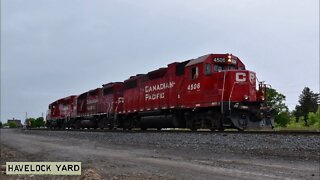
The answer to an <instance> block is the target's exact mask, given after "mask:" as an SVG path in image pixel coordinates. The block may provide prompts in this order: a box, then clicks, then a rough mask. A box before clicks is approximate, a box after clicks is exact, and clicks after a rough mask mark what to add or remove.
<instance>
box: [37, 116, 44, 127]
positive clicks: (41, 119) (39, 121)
mask: <svg viewBox="0 0 320 180" xmlns="http://www.w3.org/2000/svg"><path fill="white" fill-rule="evenodd" d="M35 126H36V127H41V126H44V119H43V117H38V118H37V119H36V120H35Z"/></svg>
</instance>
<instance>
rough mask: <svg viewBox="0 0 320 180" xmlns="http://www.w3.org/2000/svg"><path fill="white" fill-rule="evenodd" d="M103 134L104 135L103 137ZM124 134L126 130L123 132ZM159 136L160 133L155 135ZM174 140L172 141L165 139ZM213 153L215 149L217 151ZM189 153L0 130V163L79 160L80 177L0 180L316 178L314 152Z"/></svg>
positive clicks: (319, 166)
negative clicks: (306, 154)
mask: <svg viewBox="0 0 320 180" xmlns="http://www.w3.org/2000/svg"><path fill="white" fill-rule="evenodd" d="M106 136H107V135H106ZM127 136H128V137H130V134H128V135H127ZM159 136H161V134H159ZM171 143H174V142H171ZM217 152H218V153H217ZM217 152H210V151H202V150H199V151H191V150H190V151H189V149H188V147H183V148H165V147H162V148H157V147H156V146H149V145H144V144H139V145H119V144H107V143H103V142H101V140H98V139H97V140H95V134H93V135H92V139H79V138H77V136H75V137H64V138H61V137H60V135H59V137H58V136H57V137H55V136H46V135H39V133H37V134H32V133H24V131H23V130H10V129H6V130H3V129H2V130H1V164H2V165H4V164H5V162H8V161H10V162H13V161H56V162H57V161H81V162H82V175H81V176H37V175H31V176H16V175H15V176H12V175H11V176H9V175H4V174H1V176H0V179H77V180H78V179H97V180H99V179H285V178H289V179H319V178H320V164H319V159H317V156H318V155H319V154H317V155H314V156H310V157H303V158H299V157H294V156H290V157H282V156H277V155H275V156H273V155H270V154H268V155H265V156H261V155H260V154H261V153H260V154H259V153H257V154H255V153H252V152H254V151H251V152H250V153H249V152H248V153H243V152H242V153H230V152H226V153H224V151H223V149H222V150H221V149H220V150H219V151H217Z"/></svg>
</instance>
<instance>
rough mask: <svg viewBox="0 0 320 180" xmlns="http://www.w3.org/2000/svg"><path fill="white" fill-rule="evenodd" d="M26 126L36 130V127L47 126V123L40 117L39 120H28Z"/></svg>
mask: <svg viewBox="0 0 320 180" xmlns="http://www.w3.org/2000/svg"><path fill="white" fill-rule="evenodd" d="M26 124H27V126H28V127H32V128H35V127H41V126H44V125H45V122H44V119H43V117H38V118H37V119H35V118H28V119H27V120H26Z"/></svg>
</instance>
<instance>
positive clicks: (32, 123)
mask: <svg viewBox="0 0 320 180" xmlns="http://www.w3.org/2000/svg"><path fill="white" fill-rule="evenodd" d="M26 124H27V126H28V127H36V119H35V118H28V119H26Z"/></svg>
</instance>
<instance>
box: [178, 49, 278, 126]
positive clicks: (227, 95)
mask: <svg viewBox="0 0 320 180" xmlns="http://www.w3.org/2000/svg"><path fill="white" fill-rule="evenodd" d="M185 79H188V81H187V82H186V83H185V87H184V89H186V91H185V93H184V102H183V104H185V105H186V107H190V108H193V109H194V110H197V109H202V110H204V111H207V114H210V116H211V115H212V116H215V117H218V119H217V118H215V119H213V120H210V121H213V122H212V123H211V124H218V125H219V126H223V127H231V128H237V129H239V130H244V129H247V127H250V128H254V129H255V128H258V129H260V128H264V127H273V119H272V118H271V117H272V110H271V108H269V107H266V106H265V100H266V93H265V90H266V85H265V84H263V83H259V86H258V89H257V87H256V86H257V83H256V82H257V78H256V74H255V72H252V71H249V70H246V68H245V65H244V64H243V63H242V62H241V60H240V59H239V58H238V57H236V56H233V55H231V54H209V55H206V56H202V57H199V58H197V59H193V60H191V61H190V62H189V63H188V64H187V65H186V73H185ZM211 119H212V118H211ZM201 121H203V120H201ZM214 121H215V122H214Z"/></svg>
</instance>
